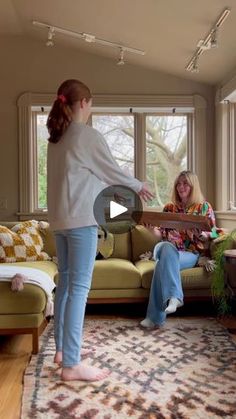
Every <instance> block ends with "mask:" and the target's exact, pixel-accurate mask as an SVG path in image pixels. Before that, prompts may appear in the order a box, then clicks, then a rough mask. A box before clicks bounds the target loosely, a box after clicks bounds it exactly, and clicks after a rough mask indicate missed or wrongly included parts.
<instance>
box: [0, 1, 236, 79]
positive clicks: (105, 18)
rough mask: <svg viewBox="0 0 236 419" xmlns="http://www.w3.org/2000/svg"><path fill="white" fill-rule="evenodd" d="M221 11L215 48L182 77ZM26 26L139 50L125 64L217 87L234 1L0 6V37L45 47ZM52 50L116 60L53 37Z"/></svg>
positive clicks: (235, 29)
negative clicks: (22, 39) (63, 47)
mask: <svg viewBox="0 0 236 419" xmlns="http://www.w3.org/2000/svg"><path fill="white" fill-rule="evenodd" d="M226 7H229V8H230V9H231V13H230V15H229V16H228V18H227V19H226V21H225V22H224V24H223V25H222V26H221V28H220V30H219V47H218V48H215V49H211V50H208V51H206V52H205V53H204V54H203V55H202V56H201V57H200V60H199V67H200V72H199V73H190V72H187V71H186V70H185V67H186V65H187V63H188V62H189V60H190V58H191V57H192V55H193V53H194V51H195V49H196V45H197V42H198V41H199V40H200V39H203V38H205V36H206V35H207V34H208V32H209V31H210V29H211V28H212V26H213V25H214V23H215V22H216V20H217V19H218V17H219V15H220V14H221V12H222V11H223V10H224V9H225V8H226ZM32 20H37V21H41V22H45V23H48V24H51V25H55V26H59V27H62V28H64V29H68V30H71V31H76V32H86V33H91V34H93V35H95V36H96V37H97V38H103V39H106V40H110V41H112V42H116V43H121V44H123V45H126V46H129V47H133V48H137V49H141V50H145V51H146V54H145V55H144V56H140V55H136V54H130V53H128V52H127V53H126V54H125V61H127V63H128V64H134V65H137V66H143V67H146V68H150V69H152V70H157V71H162V72H165V73H169V74H173V75H176V76H180V77H184V78H188V79H193V80H195V81H200V82H205V83H209V84H213V85H214V84H219V83H220V82H221V81H222V80H224V79H225V78H226V77H227V75H228V74H230V73H232V71H233V70H234V69H235V68H236V48H235V45H236V1H235V0H228V1H226V0H197V1H196V0H67V1H65V0H40V1H35V0H34V1H32V0H3V1H1V13H0V36H1V35H3V34H5V35H6V34H9V35H24V36H28V37H31V38H37V39H40V40H42V42H45V41H46V38H47V30H46V29H40V28H37V27H35V26H33V25H32ZM55 44H56V46H58V45H66V46H67V47H71V48H77V49H78V50H87V51H88V52H90V53H92V54H98V55H100V56H104V57H111V58H112V59H114V60H116V59H117V58H118V55H119V51H118V49H115V48H111V47H107V46H100V45H98V44H94V43H87V42H84V41H83V40H79V39H74V38H71V37H69V36H63V35H61V34H56V36H55ZM54 48H55V47H54ZM122 68H123V66H121V71H122Z"/></svg>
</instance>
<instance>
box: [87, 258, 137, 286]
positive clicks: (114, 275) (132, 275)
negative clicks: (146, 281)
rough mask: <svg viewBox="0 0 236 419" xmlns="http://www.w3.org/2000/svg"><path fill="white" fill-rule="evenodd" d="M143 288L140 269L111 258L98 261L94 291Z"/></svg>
mask: <svg viewBox="0 0 236 419" xmlns="http://www.w3.org/2000/svg"><path fill="white" fill-rule="evenodd" d="M139 287H141V276H140V273H139V271H138V269H137V268H136V267H135V266H134V265H133V264H132V263H131V262H130V261H128V260H124V259H118V258H110V259H106V260H97V261H96V262H95V269H94V271H93V280H92V287H91V288H92V289H93V290H94V289H126V288H127V289H129V288H139Z"/></svg>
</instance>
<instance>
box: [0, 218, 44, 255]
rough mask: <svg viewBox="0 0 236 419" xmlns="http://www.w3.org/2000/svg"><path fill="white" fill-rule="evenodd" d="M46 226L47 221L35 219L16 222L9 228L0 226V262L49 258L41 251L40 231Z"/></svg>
mask: <svg viewBox="0 0 236 419" xmlns="http://www.w3.org/2000/svg"><path fill="white" fill-rule="evenodd" d="M45 228H48V223H46V222H41V221H40V222H38V221H35V220H32V221H24V222H21V223H19V224H16V225H15V226H14V227H12V229H11V230H9V229H8V228H7V227H5V226H0V262H8V263H9V262H25V261H35V260H50V259H51V258H50V256H49V255H48V254H47V253H45V252H43V251H42V249H43V240H42V237H41V234H40V232H43V230H44V229H45Z"/></svg>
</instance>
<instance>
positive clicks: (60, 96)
mask: <svg viewBox="0 0 236 419" xmlns="http://www.w3.org/2000/svg"><path fill="white" fill-rule="evenodd" d="M57 99H59V100H60V101H61V102H62V103H66V102H67V100H66V97H65V96H64V95H58V96H57Z"/></svg>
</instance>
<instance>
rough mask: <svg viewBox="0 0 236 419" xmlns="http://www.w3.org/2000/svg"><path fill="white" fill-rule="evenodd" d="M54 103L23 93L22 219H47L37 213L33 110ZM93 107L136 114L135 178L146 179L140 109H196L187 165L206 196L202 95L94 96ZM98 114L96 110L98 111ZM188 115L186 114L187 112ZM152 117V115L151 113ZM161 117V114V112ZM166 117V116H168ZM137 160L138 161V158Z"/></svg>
mask: <svg viewBox="0 0 236 419" xmlns="http://www.w3.org/2000/svg"><path fill="white" fill-rule="evenodd" d="M54 100H55V95H54V94H46V93H32V92H26V93H23V94H22V95H21V96H20V97H19V99H18V101H17V107H18V121H19V191H20V200H19V212H18V213H17V215H18V216H19V217H20V219H28V218H30V217H32V216H33V217H35V218H36V219H40V218H45V216H46V214H47V211H45V210H44V209H42V210H35V203H36V201H35V200H36V199H37V196H36V194H35V191H36V183H35V182H36V176H35V174H34V172H35V170H36V169H37V168H36V161H35V158H36V154H35V152H36V150H35V141H33V138H32V133H33V121H32V107H35V106H36V107H42V108H44V107H48V106H51V105H52V103H53V101H54ZM93 106H94V107H95V108H96V107H98V108H101V109H102V108H109V109H114V110H115V108H127V109H133V110H134V111H135V112H134V113H137V115H136V117H135V139H136V140H135V156H134V159H135V176H136V177H138V178H139V179H140V180H142V181H144V180H145V173H146V162H145V144H146V143H145V122H144V117H143V116H142V115H141V113H138V112H136V110H137V109H140V110H142V108H143V109H147V108H151V109H153V108H168V109H170V108H171V109H173V112H174V110H175V109H179V108H181V109H182V108H183V109H184V108H185V109H189V108H193V109H194V110H193V113H191V114H189V118H188V124H189V126H188V133H189V135H190V138H189V141H188V156H187V159H188V162H189V164H188V166H189V169H191V170H194V171H196V173H197V174H198V176H199V180H200V183H201V186H202V190H203V193H205V192H206V151H207V149H206V138H207V134H206V129H207V127H206V125H207V124H206V108H207V102H206V100H205V99H204V98H203V97H202V96H200V95H197V94H195V95H102V94H97V95H94V97H93ZM95 113H96V111H95ZM184 113H185V112H184ZM148 114H149V113H148ZM158 114H159V112H158ZM165 114H166V113H165ZM137 157H138V159H137Z"/></svg>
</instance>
